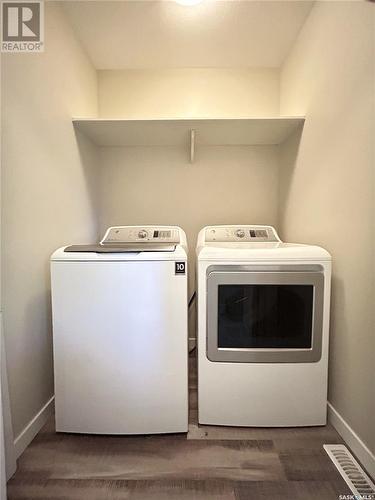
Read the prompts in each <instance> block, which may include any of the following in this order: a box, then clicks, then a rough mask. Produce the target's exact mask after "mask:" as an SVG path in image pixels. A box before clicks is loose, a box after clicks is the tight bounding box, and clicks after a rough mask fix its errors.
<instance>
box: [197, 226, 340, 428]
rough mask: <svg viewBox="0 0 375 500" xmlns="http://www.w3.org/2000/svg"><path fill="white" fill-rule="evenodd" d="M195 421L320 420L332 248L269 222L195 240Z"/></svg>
mask: <svg viewBox="0 0 375 500" xmlns="http://www.w3.org/2000/svg"><path fill="white" fill-rule="evenodd" d="M197 282H198V288H197V290H198V413H199V423H201V424H214V425H232V426H257V427H258V426H265V427H271V426H276V427H281V426H312V425H324V424H325V423H326V405H327V364H328V335H329V307H330V283H331V257H330V255H329V253H328V252H327V251H326V250H324V249H323V248H320V247H317V246H309V245H299V244H290V243H283V242H281V241H280V238H279V237H278V235H277V233H276V231H275V229H274V228H273V227H271V226H210V227H206V228H204V229H202V230H201V231H200V233H199V236H198V243H197Z"/></svg>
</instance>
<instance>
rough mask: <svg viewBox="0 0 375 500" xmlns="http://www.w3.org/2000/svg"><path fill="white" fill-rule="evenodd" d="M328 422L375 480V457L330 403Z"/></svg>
mask: <svg viewBox="0 0 375 500" xmlns="http://www.w3.org/2000/svg"><path fill="white" fill-rule="evenodd" d="M328 420H329V421H330V423H331V424H332V425H333V427H334V428H335V429H336V430H337V432H338V433H339V434H340V436H341V437H342V438H343V439H344V441H345V443H346V444H347V445H348V446H349V448H350V449H351V450H352V452H353V453H354V455H356V457H357V458H358V461H359V462H360V463H361V465H362V466H363V467H364V469H366V471H367V473H368V474H369V475H370V476H371V477H372V478H373V479H375V455H374V454H373V453H372V452H371V450H370V449H369V448H368V447H367V446H366V445H365V443H364V442H363V441H362V440H361V438H360V437H359V436H358V435H357V434H356V433H355V432H354V431H353V429H352V428H351V427H350V425H349V424H348V423H347V422H346V421H345V420H344V419H343V418H342V416H341V415H340V413H339V412H338V411H337V410H335V408H334V407H333V406H332V405H331V403H328Z"/></svg>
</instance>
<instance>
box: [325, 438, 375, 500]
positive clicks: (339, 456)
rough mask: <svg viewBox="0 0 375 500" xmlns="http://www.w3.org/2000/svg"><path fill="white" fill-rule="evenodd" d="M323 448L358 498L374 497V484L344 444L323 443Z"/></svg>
mask: <svg viewBox="0 0 375 500" xmlns="http://www.w3.org/2000/svg"><path fill="white" fill-rule="evenodd" d="M323 448H324V449H325V450H326V452H327V453H328V456H329V458H330V459H331V460H332V462H333V463H334V464H335V466H336V468H337V470H338V471H339V472H340V474H341V475H342V477H343V478H344V480H345V482H346V484H347V485H348V486H349V488H350V490H351V491H352V492H353V493H354V494H355V495H357V497H358V499H362V498H363V499H375V484H374V483H373V482H372V481H371V479H370V478H369V477H368V475H367V474H366V473H365V472H364V471H363V469H362V467H361V466H360V465H359V463H358V462H357V461H356V460H355V458H354V457H353V455H352V454H351V453H350V452H349V450H348V449H347V447H346V446H344V445H342V444H324V445H323Z"/></svg>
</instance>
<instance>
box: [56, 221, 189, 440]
mask: <svg viewBox="0 0 375 500" xmlns="http://www.w3.org/2000/svg"><path fill="white" fill-rule="evenodd" d="M51 277H52V309H53V344H54V370H55V402H56V430H57V431H63V432H80V433H100V434H154V433H168V432H171V433H172V432H186V431H187V428H188V378H187V374H188V334H187V244H186V236H185V233H184V231H183V230H182V229H180V228H179V227H176V226H160V227H154V226H142V227H133V226H125V227H112V228H110V229H108V231H107V233H106V235H105V237H104V238H103V240H102V242H101V243H100V244H99V245H88V246H80V245H78V246H72V247H64V248H60V249H59V250H57V251H56V252H55V253H54V254H53V255H52V257H51Z"/></svg>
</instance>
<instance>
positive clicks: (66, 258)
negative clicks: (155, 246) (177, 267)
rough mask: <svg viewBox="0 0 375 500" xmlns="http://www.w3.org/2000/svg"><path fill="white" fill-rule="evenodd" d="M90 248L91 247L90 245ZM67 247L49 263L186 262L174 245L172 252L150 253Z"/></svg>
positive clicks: (54, 254) (57, 253)
mask: <svg viewBox="0 0 375 500" xmlns="http://www.w3.org/2000/svg"><path fill="white" fill-rule="evenodd" d="M80 246H81V248H82V250H84V248H85V245H80ZM90 247H91V245H90ZM66 248H67V247H61V248H59V249H58V250H56V251H55V252H54V253H53V254H52V256H51V261H54V262H56V261H60V262H83V261H91V262H110V261H123V262H124V261H161V260H171V261H186V258H187V253H186V251H185V248H184V247H183V246H182V245H175V246H174V250H163V251H160V250H151V251H143V250H141V251H138V250H133V251H129V250H127V251H125V252H124V251H117V249H115V248H112V249H108V251H104V252H103V251H101V252H95V251H92V250H90V251H73V252H69V251H68V252H66V251H65V250H66Z"/></svg>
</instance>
